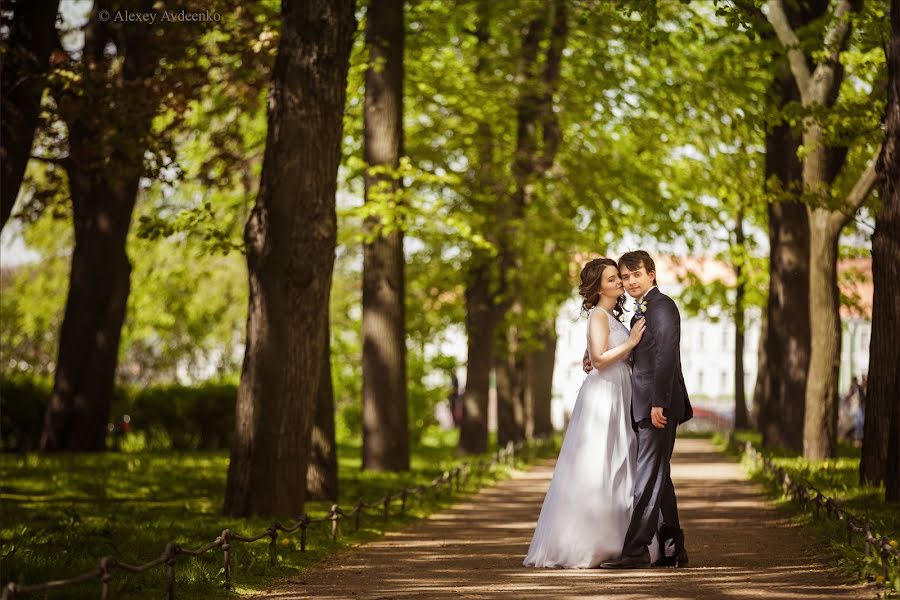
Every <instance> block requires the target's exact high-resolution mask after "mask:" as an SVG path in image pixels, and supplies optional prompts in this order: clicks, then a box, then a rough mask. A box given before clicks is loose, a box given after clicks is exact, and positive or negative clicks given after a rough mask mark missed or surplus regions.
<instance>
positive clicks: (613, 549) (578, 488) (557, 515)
mask: <svg viewBox="0 0 900 600" xmlns="http://www.w3.org/2000/svg"><path fill="white" fill-rule="evenodd" d="M594 318H596V319H602V318H607V319H608V320H609V330H610V331H609V343H608V348H614V347H616V346H618V345H620V344H623V343H625V342H626V341H627V340H628V335H629V333H628V329H627V328H626V327H625V326H624V325H623V324H622V323H621V322H619V320H618V319H616V318H615V317H613V315H612V314H610V313H608V312H607V311H606V310H604V309H602V308H598V309H594V310H592V311H591V315H590V316H589V317H588V320H590V319H594ZM588 332H590V327H588ZM588 335H590V333H588ZM588 348H590V340H588ZM630 411H631V368H630V367H629V366H628V363H627V362H626V361H625V360H621V361H617V362H616V363H614V364H612V365H610V366H609V367H606V368H605V369H603V370H597V369H594V370H592V371H591V372H590V373H589V374H588V376H587V377H586V378H585V380H584V383H583V384H582V385H581V389H580V390H579V392H578V398H577V399H576V401H575V408H574V409H573V410H572V417H571V419H570V420H569V426H568V429H566V433H565V439H564V440H563V445H562V448H561V449H560V452H559V458H558V459H557V461H556V469H555V471H554V473H553V479H552V481H551V482H550V489H549V490H548V491H547V495H546V496H545V497H544V504H543V506H542V507H541V514H540V517H538V522H537V526H536V527H535V530H534V536H533V537H532V540H531V546H530V547H529V548H528V554H527V555H526V557H525V561H524V563H523V564H524V565H525V566H527V567H557V568H592V567H596V566H598V565H599V564H600V563H601V562H602V561H605V560H611V559H614V558H618V557H619V556H620V554H621V552H622V544H623V542H624V540H625V533H626V531H627V530H628V523H629V521H630V520H631V513H632V503H633V492H634V470H635V463H636V460H637V436H636V435H635V433H634V430H632V428H631V414H630ZM650 553H651V560H656V558H657V556H658V548H657V542H656V539H655V538H654V541H653V544H652V546H651V548H650Z"/></svg>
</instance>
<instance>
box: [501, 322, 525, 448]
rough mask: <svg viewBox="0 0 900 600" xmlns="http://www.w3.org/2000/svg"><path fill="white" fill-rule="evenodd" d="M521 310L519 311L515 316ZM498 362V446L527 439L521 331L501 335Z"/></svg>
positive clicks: (508, 329)
mask: <svg viewBox="0 0 900 600" xmlns="http://www.w3.org/2000/svg"><path fill="white" fill-rule="evenodd" d="M518 312H519V311H518V310H516V309H515V308H514V309H513V310H512V313H513V314H514V315H515V314H517V313H518ZM501 336H502V338H501V339H500V341H499V342H498V345H497V352H496V355H495V357H494V358H495V360H494V373H495V375H496V378H497V443H498V444H499V445H500V446H505V445H506V443H507V442H518V441H520V440H523V439H525V381H524V377H525V367H524V364H523V357H522V352H521V349H520V348H519V331H518V328H517V327H516V325H510V326H509V327H506V328H505V330H504V331H502V332H501Z"/></svg>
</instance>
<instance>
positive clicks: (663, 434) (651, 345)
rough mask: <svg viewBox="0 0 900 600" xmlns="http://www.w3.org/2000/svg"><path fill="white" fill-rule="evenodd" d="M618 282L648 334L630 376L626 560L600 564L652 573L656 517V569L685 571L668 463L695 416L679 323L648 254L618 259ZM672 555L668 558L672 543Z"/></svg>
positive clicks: (681, 535) (682, 540)
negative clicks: (632, 459) (678, 433)
mask: <svg viewBox="0 0 900 600" xmlns="http://www.w3.org/2000/svg"><path fill="white" fill-rule="evenodd" d="M619 274H620V275H621V277H622V284H623V285H624V287H625V290H626V291H627V292H628V295H630V296H631V297H632V298H634V299H635V301H636V304H637V308H636V312H635V316H634V318H633V319H632V321H631V326H632V327H634V324H635V323H636V322H637V321H638V319H645V320H646V322H647V329H646V331H645V333H644V337H643V339H642V340H641V341H640V343H639V344H638V345H637V347H636V348H635V349H634V352H633V354H632V356H633V358H634V367H633V370H632V373H631V384H632V397H631V423H632V426H633V427H634V428H635V431H636V432H637V437H638V454H637V469H636V473H635V484H634V513H633V515H632V517H631V523H630V524H629V526H628V533H626V534H625V543H624V545H623V548H622V556H621V557H620V558H618V559H617V560H613V561H609V562H604V563H601V565H600V566H601V567H602V568H604V569H639V568H644V567H649V566H651V565H650V552H649V550H648V546H649V545H650V542H651V541H652V540H653V536H654V535H655V534H656V533H657V526H658V524H659V514H660V511H661V512H662V517H663V518H662V522H663V524H662V526H661V527H659V546H660V559H659V560H658V561H657V562H656V563H654V565H653V566H675V567H686V566H687V564H688V555H687V550H685V548H684V532H683V531H682V530H681V525H680V524H679V522H678V504H677V502H676V500H675V488H674V487H673V486H672V478H671V477H670V476H669V461H670V460H671V458H672V450H673V448H674V447H675V430H676V428H677V427H678V425H680V424H681V423H684V422H685V421H687V420H688V419H690V418H691V417H692V416H693V411H692V410H691V403H690V400H689V399H688V395H687V389H686V388H685V385H684V376H683V375H682V373H681V355H680V352H679V344H680V341H681V317H680V315H679V314H678V308H677V307H676V306H675V302H673V301H672V299H671V298H669V297H668V296H666V295H665V294H663V293H662V292H660V291H659V289H658V288H657V287H656V265H655V264H654V263H653V259H652V258H650V255H649V254H647V253H646V252H645V251H643V250H637V251H635V252H627V253H625V254H624V255H623V256H622V258H620V259H619ZM669 540H671V541H672V542H673V546H674V549H675V552H674V555H673V556H667V555H666V547H667V545H668V544H667V542H668V541H669Z"/></svg>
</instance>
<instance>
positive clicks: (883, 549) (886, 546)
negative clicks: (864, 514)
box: [731, 435, 900, 581]
mask: <svg viewBox="0 0 900 600" xmlns="http://www.w3.org/2000/svg"><path fill="white" fill-rule="evenodd" d="M731 442H732V443H733V444H734V445H735V446H737V447H738V448H740V446H738V444H737V442H736V440H735V438H734V436H733V435H732V436H731ZM744 454H746V455H747V456H748V457H750V459H751V460H753V461H754V462H756V463H757V464H760V465H762V466H763V468H764V469H765V470H766V472H767V473H768V474H769V475H770V476H772V477H774V478H775V479H776V480H777V481H778V483H779V484H780V485H781V492H782V494H784V495H785V496H787V497H789V498H791V499H793V500H795V501H797V502H798V503H799V504H800V508H802V509H803V510H808V509H809V506H810V505H812V506H813V509H814V511H815V515H816V518H820V517H821V513H822V511H823V510H824V511H825V513H826V515H827V517H829V518H831V519H835V520H838V521H844V523H845V524H846V529H847V545H849V546H851V547H852V546H853V542H854V539H861V540H862V542H863V547H864V552H865V555H866V556H873V553H877V554H878V555H879V557H880V558H881V577H882V578H883V579H884V581H888V580H889V577H888V575H889V574H890V573H889V571H890V563H891V561H893V562H894V563H897V564H900V550H898V548H897V547H896V546H894V545H891V543H890V540H889V539H888V537H887V536H886V535H877V534H875V533H874V528H873V527H872V525H871V523H869V522H867V521H864V520H863V519H861V518H859V517H858V516H856V515H854V514H853V513H851V512H850V511H847V510H845V509H843V508H841V507H840V506H838V504H837V502H836V501H835V500H834V499H833V498H828V497H826V496H825V494H823V493H822V492H821V491H820V490H819V489H818V488H816V487H815V486H814V485H812V484H811V483H810V482H809V481H807V480H806V479H803V478H802V477H799V476H796V475H795V476H793V477H792V476H791V474H790V473H788V472H787V471H786V470H785V469H784V467H779V466H778V465H776V464H775V463H774V462H772V459H771V458H769V457H768V456H766V455H765V454H764V453H762V452H760V451H759V450H757V449H756V448H755V447H754V446H753V444H752V443H751V442H749V441H747V442H745V443H744ZM854 536H856V538H854Z"/></svg>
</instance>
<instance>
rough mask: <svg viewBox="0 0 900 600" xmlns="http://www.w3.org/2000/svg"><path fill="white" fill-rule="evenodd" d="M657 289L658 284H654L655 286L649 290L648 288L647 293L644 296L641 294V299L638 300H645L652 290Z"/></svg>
mask: <svg viewBox="0 0 900 600" xmlns="http://www.w3.org/2000/svg"><path fill="white" fill-rule="evenodd" d="M655 289H656V286H655V285H654V286H653V287H651V288H650V289H649V290H647V293H646V294H644V295H643V296H641V297H640V299H639V300H638V304H640V303H641V302H643V301H644V298H646V297H647V294H649V293H650V292H652V291H653V290H655Z"/></svg>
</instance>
